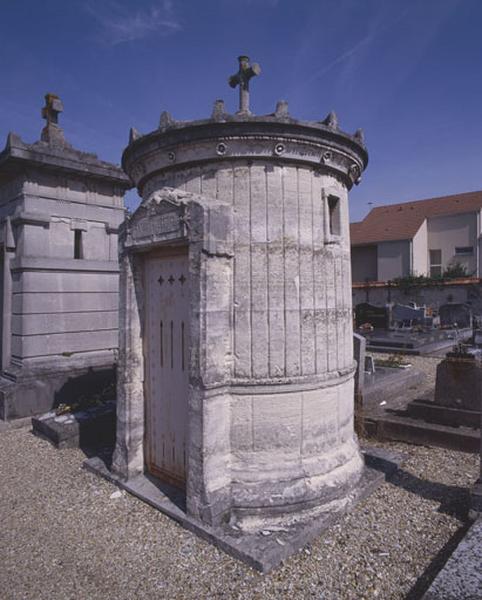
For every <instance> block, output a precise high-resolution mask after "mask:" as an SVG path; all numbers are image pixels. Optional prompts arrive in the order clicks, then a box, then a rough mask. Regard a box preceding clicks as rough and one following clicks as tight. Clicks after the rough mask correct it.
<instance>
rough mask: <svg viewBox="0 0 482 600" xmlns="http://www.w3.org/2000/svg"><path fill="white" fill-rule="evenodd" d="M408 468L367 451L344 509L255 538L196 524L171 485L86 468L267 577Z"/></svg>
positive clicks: (265, 528)
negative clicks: (360, 473)
mask: <svg viewBox="0 0 482 600" xmlns="http://www.w3.org/2000/svg"><path fill="white" fill-rule="evenodd" d="M401 462H402V457H401V456H399V455H395V454H393V453H389V452H386V451H383V450H381V449H378V448H376V449H374V452H373V454H372V453H371V450H370V449H367V450H366V451H365V463H366V466H365V468H364V469H363V471H362V476H361V478H360V479H359V482H358V484H357V486H356V487H355V488H353V490H352V491H351V493H350V494H349V495H348V496H346V497H345V498H344V501H343V502H342V503H333V504H332V505H327V506H324V507H323V509H322V510H321V507H320V510H319V511H318V514H317V515H316V516H313V518H311V519H309V520H296V521H292V522H290V523H283V524H273V522H272V521H267V522H265V523H263V521H262V520H260V521H259V522H258V528H257V529H256V530H251V531H249V532H245V531H242V530H241V529H239V528H238V527H236V526H232V525H230V524H229V523H225V524H224V525H223V526H218V527H210V526H208V525H205V524H203V523H202V522H201V521H199V520H198V519H194V518H192V517H191V516H189V515H188V514H186V511H185V498H184V497H183V494H182V493H181V492H179V490H176V489H175V488H172V487H170V486H168V485H166V484H162V483H161V482H159V481H157V480H155V479H153V478H150V477H149V476H147V475H144V474H141V475H138V476H137V477H134V478H133V479H131V480H128V481H122V480H121V479H120V478H118V477H117V476H115V475H113V474H112V472H111V471H109V470H108V469H107V467H106V465H105V463H104V462H103V461H102V460H101V459H99V458H98V457H93V458H90V459H88V460H86V461H85V462H84V468H86V469H87V470H88V471H91V472H93V473H95V474H97V475H99V476H101V477H104V478H105V479H107V480H109V481H111V482H112V483H114V484H115V485H117V486H119V487H121V488H123V489H125V490H126V491H128V492H129V493H131V494H133V495H134V496H137V497H138V498H140V499H141V500H143V501H144V502H147V503H148V504H150V505H151V506H153V507H154V508H157V509H158V510H160V511H161V512H163V513H165V514H166V515H168V516H169V517H171V518H173V519H174V520H175V521H177V522H178V523H179V524H180V525H181V526H182V527H185V528H186V529H188V530H190V531H192V532H194V533H195V534H196V535H199V536H200V537H202V538H204V539H206V540H207V541H209V542H210V543H212V544H213V545H215V546H216V547H218V548H220V549H221V550H223V551H224V552H226V553H227V554H230V555H231V556H233V557H234V558H236V559H238V560H241V561H243V562H245V563H247V564H248V565H249V566H251V567H253V568H254V569H257V570H258V571H261V572H263V573H267V572H269V571H271V570H273V569H275V568H276V567H278V566H279V565H280V564H281V563H282V562H283V561H284V560H286V559H287V558H289V557H290V556H291V555H292V554H294V553H295V552H297V551H298V550H299V549H300V548H302V547H303V546H305V545H306V544H308V543H310V542H311V541H312V540H313V539H314V538H316V537H317V536H318V535H320V534H321V533H322V532H323V531H324V530H325V529H327V528H328V527H330V526H331V525H333V524H334V523H335V522H336V520H337V519H338V518H340V517H341V516H342V515H343V514H345V513H346V512H347V511H348V510H350V509H351V508H353V507H354V506H355V505H356V504H357V503H358V502H360V501H361V500H363V499H365V498H366V497H367V496H369V495H370V494H371V493H372V492H374V491H375V489H376V488H378V486H379V485H381V484H382V483H383V482H384V481H385V478H388V477H390V475H392V474H393V473H394V472H395V471H396V470H397V468H398V467H399V466H400V464H401Z"/></svg>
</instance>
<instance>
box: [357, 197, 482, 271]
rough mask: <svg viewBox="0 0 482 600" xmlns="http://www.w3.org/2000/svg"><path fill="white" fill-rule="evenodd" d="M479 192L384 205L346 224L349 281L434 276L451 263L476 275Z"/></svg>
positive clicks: (481, 204)
mask: <svg viewBox="0 0 482 600" xmlns="http://www.w3.org/2000/svg"><path fill="white" fill-rule="evenodd" d="M481 210H482V191H479V192H468V193H465V194H456V195H453V196H442V197H440V198H429V199H428V200H417V201H416V202H404V203H402V204H389V205H385V206H377V207H376V208H373V209H372V210H371V211H370V212H369V213H368V215H367V216H366V217H365V218H364V219H363V221H360V222H359V223H351V225H350V234H351V254H352V258H351V260H352V280H353V282H354V283H357V282H366V281H390V280H391V279H394V278H396V277H405V276H407V275H427V276H431V277H437V276H440V275H442V274H443V272H444V271H445V270H446V269H447V268H449V267H450V266H453V265H455V264H457V263H458V264H461V265H463V266H464V267H465V269H466V272H467V274H468V275H475V276H477V277H479V276H481V267H480V237H481Z"/></svg>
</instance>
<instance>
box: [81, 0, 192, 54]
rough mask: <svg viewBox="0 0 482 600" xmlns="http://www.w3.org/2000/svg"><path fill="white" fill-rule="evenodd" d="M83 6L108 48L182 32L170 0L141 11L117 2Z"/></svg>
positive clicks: (93, 2) (94, 3)
mask: <svg viewBox="0 0 482 600" xmlns="http://www.w3.org/2000/svg"><path fill="white" fill-rule="evenodd" d="M84 7H85V9H86V10H87V12H88V13H89V14H90V15H91V16H92V17H93V18H94V19H95V20H96V21H97V23H98V25H99V26H100V32H99V35H100V38H101V39H102V40H103V41H104V42H105V43H108V44H111V45H116V44H122V43H124V42H132V41H135V40H140V39H143V38H145V37H148V36H149V35H152V34H156V35H169V34H172V33H175V32H176V31H180V30H181V29H182V27H181V24H180V23H179V21H178V20H177V18H176V16H175V14H174V10H173V6H172V2H171V0H158V1H157V2H153V3H151V4H149V5H147V6H144V7H142V8H140V7H137V8H132V7H128V6H126V3H125V2H124V3H123V2H121V1H119V0H109V1H108V2H102V3H100V2H95V1H89V2H87V3H86V4H85V5H84Z"/></svg>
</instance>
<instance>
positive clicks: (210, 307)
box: [113, 104, 367, 532]
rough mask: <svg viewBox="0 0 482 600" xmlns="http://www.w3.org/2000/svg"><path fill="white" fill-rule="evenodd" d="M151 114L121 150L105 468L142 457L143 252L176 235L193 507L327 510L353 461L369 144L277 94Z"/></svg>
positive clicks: (211, 510)
mask: <svg viewBox="0 0 482 600" xmlns="http://www.w3.org/2000/svg"><path fill="white" fill-rule="evenodd" d="M161 121H162V123H161V128H160V129H157V130H156V131H154V132H152V133H150V134H147V135H144V136H142V137H139V138H137V139H135V140H133V141H132V143H131V144H130V145H129V146H128V148H127V149H126V150H125V152H124V156H123V165H124V168H125V169H126V171H127V172H128V173H129V175H130V176H131V177H132V178H133V180H134V181H135V183H136V185H137V186H138V189H139V192H140V193H141V195H142V197H143V201H142V203H141V205H140V207H139V209H138V210H137V211H136V212H135V213H134V214H133V215H132V217H131V218H130V219H129V221H128V222H126V224H125V227H124V229H123V232H122V237H121V256H122V258H121V284H120V285H121V305H120V306H121V308H120V376H119V386H118V427H117V445H116V451H115V454H114V460H113V468H114V471H115V473H116V474H117V476H120V477H121V478H122V479H123V480H127V481H129V480H131V479H132V478H135V477H139V476H141V475H142V473H143V471H144V468H145V457H144V453H145V449H144V443H145V428H144V424H145V418H146V415H145V412H144V394H145V393H146V394H147V393H148V392H146V382H145V381H144V363H145V356H144V352H143V343H145V340H146V332H145V323H146V320H145V319H146V308H145V307H146V295H145V294H146V292H145V289H144V285H145V284H144V283H143V280H144V279H143V274H144V266H143V265H144V263H145V257H149V256H150V255H152V256H154V254H155V253H158V254H159V253H160V252H161V251H162V250H163V249H164V251H166V249H170V251H172V252H174V251H175V249H176V248H179V247H185V248H187V255H188V264H189V277H190V282H189V284H190V294H191V296H190V305H189V306H190V308H189V321H190V323H189V332H190V353H189V396H188V411H187V414H188V417H187V419H188V424H187V427H188V432H189V434H188V436H187V438H186V444H185V452H186V479H187V480H186V489H185V491H186V504H187V512H188V514H189V518H190V519H198V520H201V521H203V522H204V523H207V524H211V525H216V524H219V523H221V522H222V521H224V520H225V519H230V520H231V522H232V524H236V527H238V528H239V529H240V530H242V531H244V532H248V531H252V530H254V529H256V528H257V527H259V526H260V523H265V524H266V523H275V522H277V521H279V520H280V519H281V520H296V519H298V520H300V519H301V520H306V521H309V519H310V516H313V515H314V514H318V513H320V511H321V512H322V511H323V509H324V508H323V507H330V510H331V509H332V508H333V509H335V508H336V507H338V508H336V510H338V509H340V508H341V507H342V506H344V505H345V504H346V499H347V498H348V496H349V495H350V494H351V493H352V491H353V490H354V488H355V487H356V484H357V482H358V480H359V478H360V476H361V473H362V467H363V462H362V459H361V456H360V452H359V448H358V444H357V441H356V439H355V436H354V431H353V397H354V388H353V386H354V381H353V377H354V370H355V364H354V361H353V338H352V335H353V331H352V322H351V320H352V317H351V311H352V306H351V287H350V285H351V273H350V259H349V251H350V247H349V233H348V190H349V189H350V188H351V186H352V185H353V183H355V182H358V180H359V176H360V174H361V172H362V170H363V169H364V168H365V166H366V163H367V154H366V150H365V148H364V146H363V145H362V144H361V143H360V141H359V139H358V138H357V139H355V138H354V137H353V136H349V135H347V134H344V133H342V132H341V131H340V130H339V129H338V127H337V126H336V124H335V123H334V122H333V119H332V120H330V122H329V123H327V124H324V123H311V122H310V123H307V122H302V121H297V120H295V119H293V118H291V117H290V116H289V115H288V113H287V110H285V109H284V108H282V107H280V108H279V110H277V112H276V113H275V114H274V115H268V116H265V117H253V116H251V115H250V114H248V113H247V111H242V113H241V114H239V113H238V114H237V115H235V116H232V115H227V114H226V113H225V112H224V109H223V107H222V106H221V105H220V104H218V105H217V109H216V110H215V112H214V114H213V118H212V119H211V120H205V121H197V122H191V123H186V122H176V121H174V120H172V119H167V118H166V117H164V118H163V119H161ZM159 284H160V285H164V279H162V280H161V281H160V282H159ZM149 335H150V334H149ZM161 335H162V334H161ZM327 509H328V508H327Z"/></svg>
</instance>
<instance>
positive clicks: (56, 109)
mask: <svg viewBox="0 0 482 600" xmlns="http://www.w3.org/2000/svg"><path fill="white" fill-rule="evenodd" d="M63 110H64V107H63V104H62V101H61V100H60V98H59V97H58V96H56V95H55V94H45V106H44V107H43V108H42V119H45V120H46V121H47V123H46V125H45V127H44V128H43V129H42V134H41V136H40V139H41V140H42V141H43V142H47V143H48V144H51V145H65V138H64V132H63V131H62V129H61V128H60V127H59V125H58V122H59V113H61V112H62V111H63Z"/></svg>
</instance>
